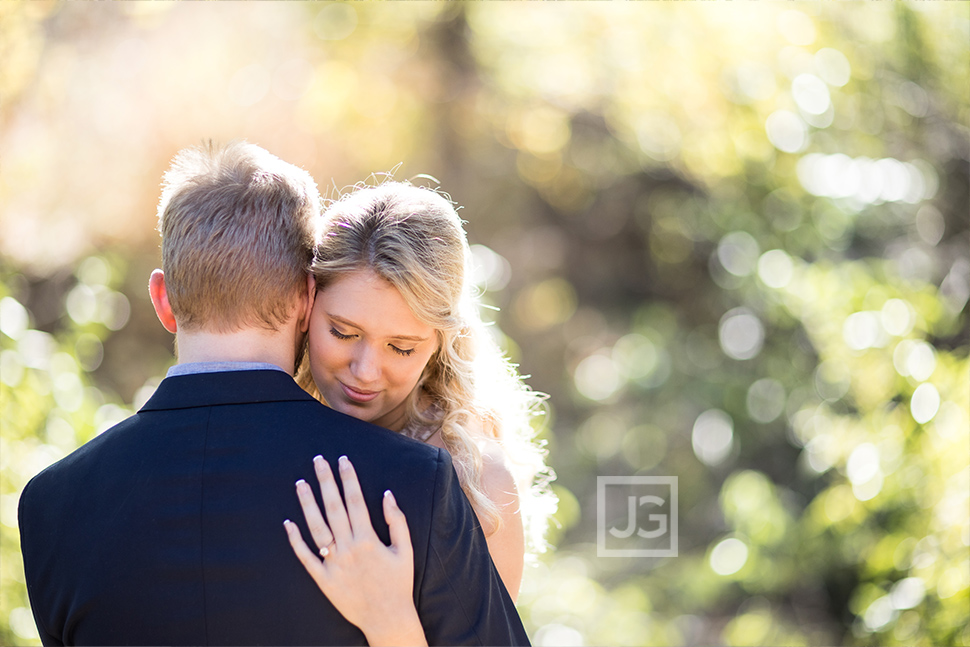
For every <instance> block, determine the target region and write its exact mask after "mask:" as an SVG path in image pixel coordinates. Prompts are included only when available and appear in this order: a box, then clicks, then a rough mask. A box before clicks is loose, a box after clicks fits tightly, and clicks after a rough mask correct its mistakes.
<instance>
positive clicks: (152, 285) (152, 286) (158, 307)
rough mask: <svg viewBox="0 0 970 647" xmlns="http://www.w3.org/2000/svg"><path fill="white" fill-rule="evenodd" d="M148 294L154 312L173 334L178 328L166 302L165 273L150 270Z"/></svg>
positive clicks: (170, 307)
mask: <svg viewBox="0 0 970 647" xmlns="http://www.w3.org/2000/svg"><path fill="white" fill-rule="evenodd" d="M148 294H149V295H151V297H152V305H153V306H155V314H156V315H158V320H159V321H161V322H162V325H163V326H164V327H165V330H167V331H169V332H170V333H172V334H173V335H174V334H175V332H176V331H177V330H178V325H177V324H176V323H175V315H173V314H172V306H171V305H169V303H168V290H167V289H166V288H165V273H164V272H162V271H161V270H155V271H154V272H152V277H151V278H150V279H149V280H148Z"/></svg>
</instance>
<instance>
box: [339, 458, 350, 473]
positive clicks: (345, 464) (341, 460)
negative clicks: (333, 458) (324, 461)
mask: <svg viewBox="0 0 970 647" xmlns="http://www.w3.org/2000/svg"><path fill="white" fill-rule="evenodd" d="M337 462H338V463H339V464H340V469H344V470H345V469H347V468H348V467H350V459H349V458H347V457H346V456H341V457H340V458H338V459H337Z"/></svg>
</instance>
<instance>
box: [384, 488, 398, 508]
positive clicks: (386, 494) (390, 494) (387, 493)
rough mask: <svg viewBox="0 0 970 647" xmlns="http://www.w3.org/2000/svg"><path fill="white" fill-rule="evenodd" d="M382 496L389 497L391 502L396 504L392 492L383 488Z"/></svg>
mask: <svg viewBox="0 0 970 647" xmlns="http://www.w3.org/2000/svg"><path fill="white" fill-rule="evenodd" d="M384 498H385V499H390V500H391V503H393V504H394V505H397V499H395V498H394V493H393V492H391V491H390V490H384Z"/></svg>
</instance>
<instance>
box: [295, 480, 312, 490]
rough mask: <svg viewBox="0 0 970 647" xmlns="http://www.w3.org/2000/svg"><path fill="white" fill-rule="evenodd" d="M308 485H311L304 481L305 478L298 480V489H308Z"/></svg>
mask: <svg viewBox="0 0 970 647" xmlns="http://www.w3.org/2000/svg"><path fill="white" fill-rule="evenodd" d="M308 487H310V486H309V485H307V484H306V481H304V480H303V479H300V480H299V481H297V482H296V489H298V490H299V489H306V488H308Z"/></svg>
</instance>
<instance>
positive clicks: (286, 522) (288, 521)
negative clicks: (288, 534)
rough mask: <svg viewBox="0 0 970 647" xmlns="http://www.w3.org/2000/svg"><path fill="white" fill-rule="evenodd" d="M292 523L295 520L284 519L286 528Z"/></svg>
mask: <svg viewBox="0 0 970 647" xmlns="http://www.w3.org/2000/svg"><path fill="white" fill-rule="evenodd" d="M291 523H293V522H292V521H290V520H289V519H283V527H284V528H286V527H287V526H288V524H291Z"/></svg>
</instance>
